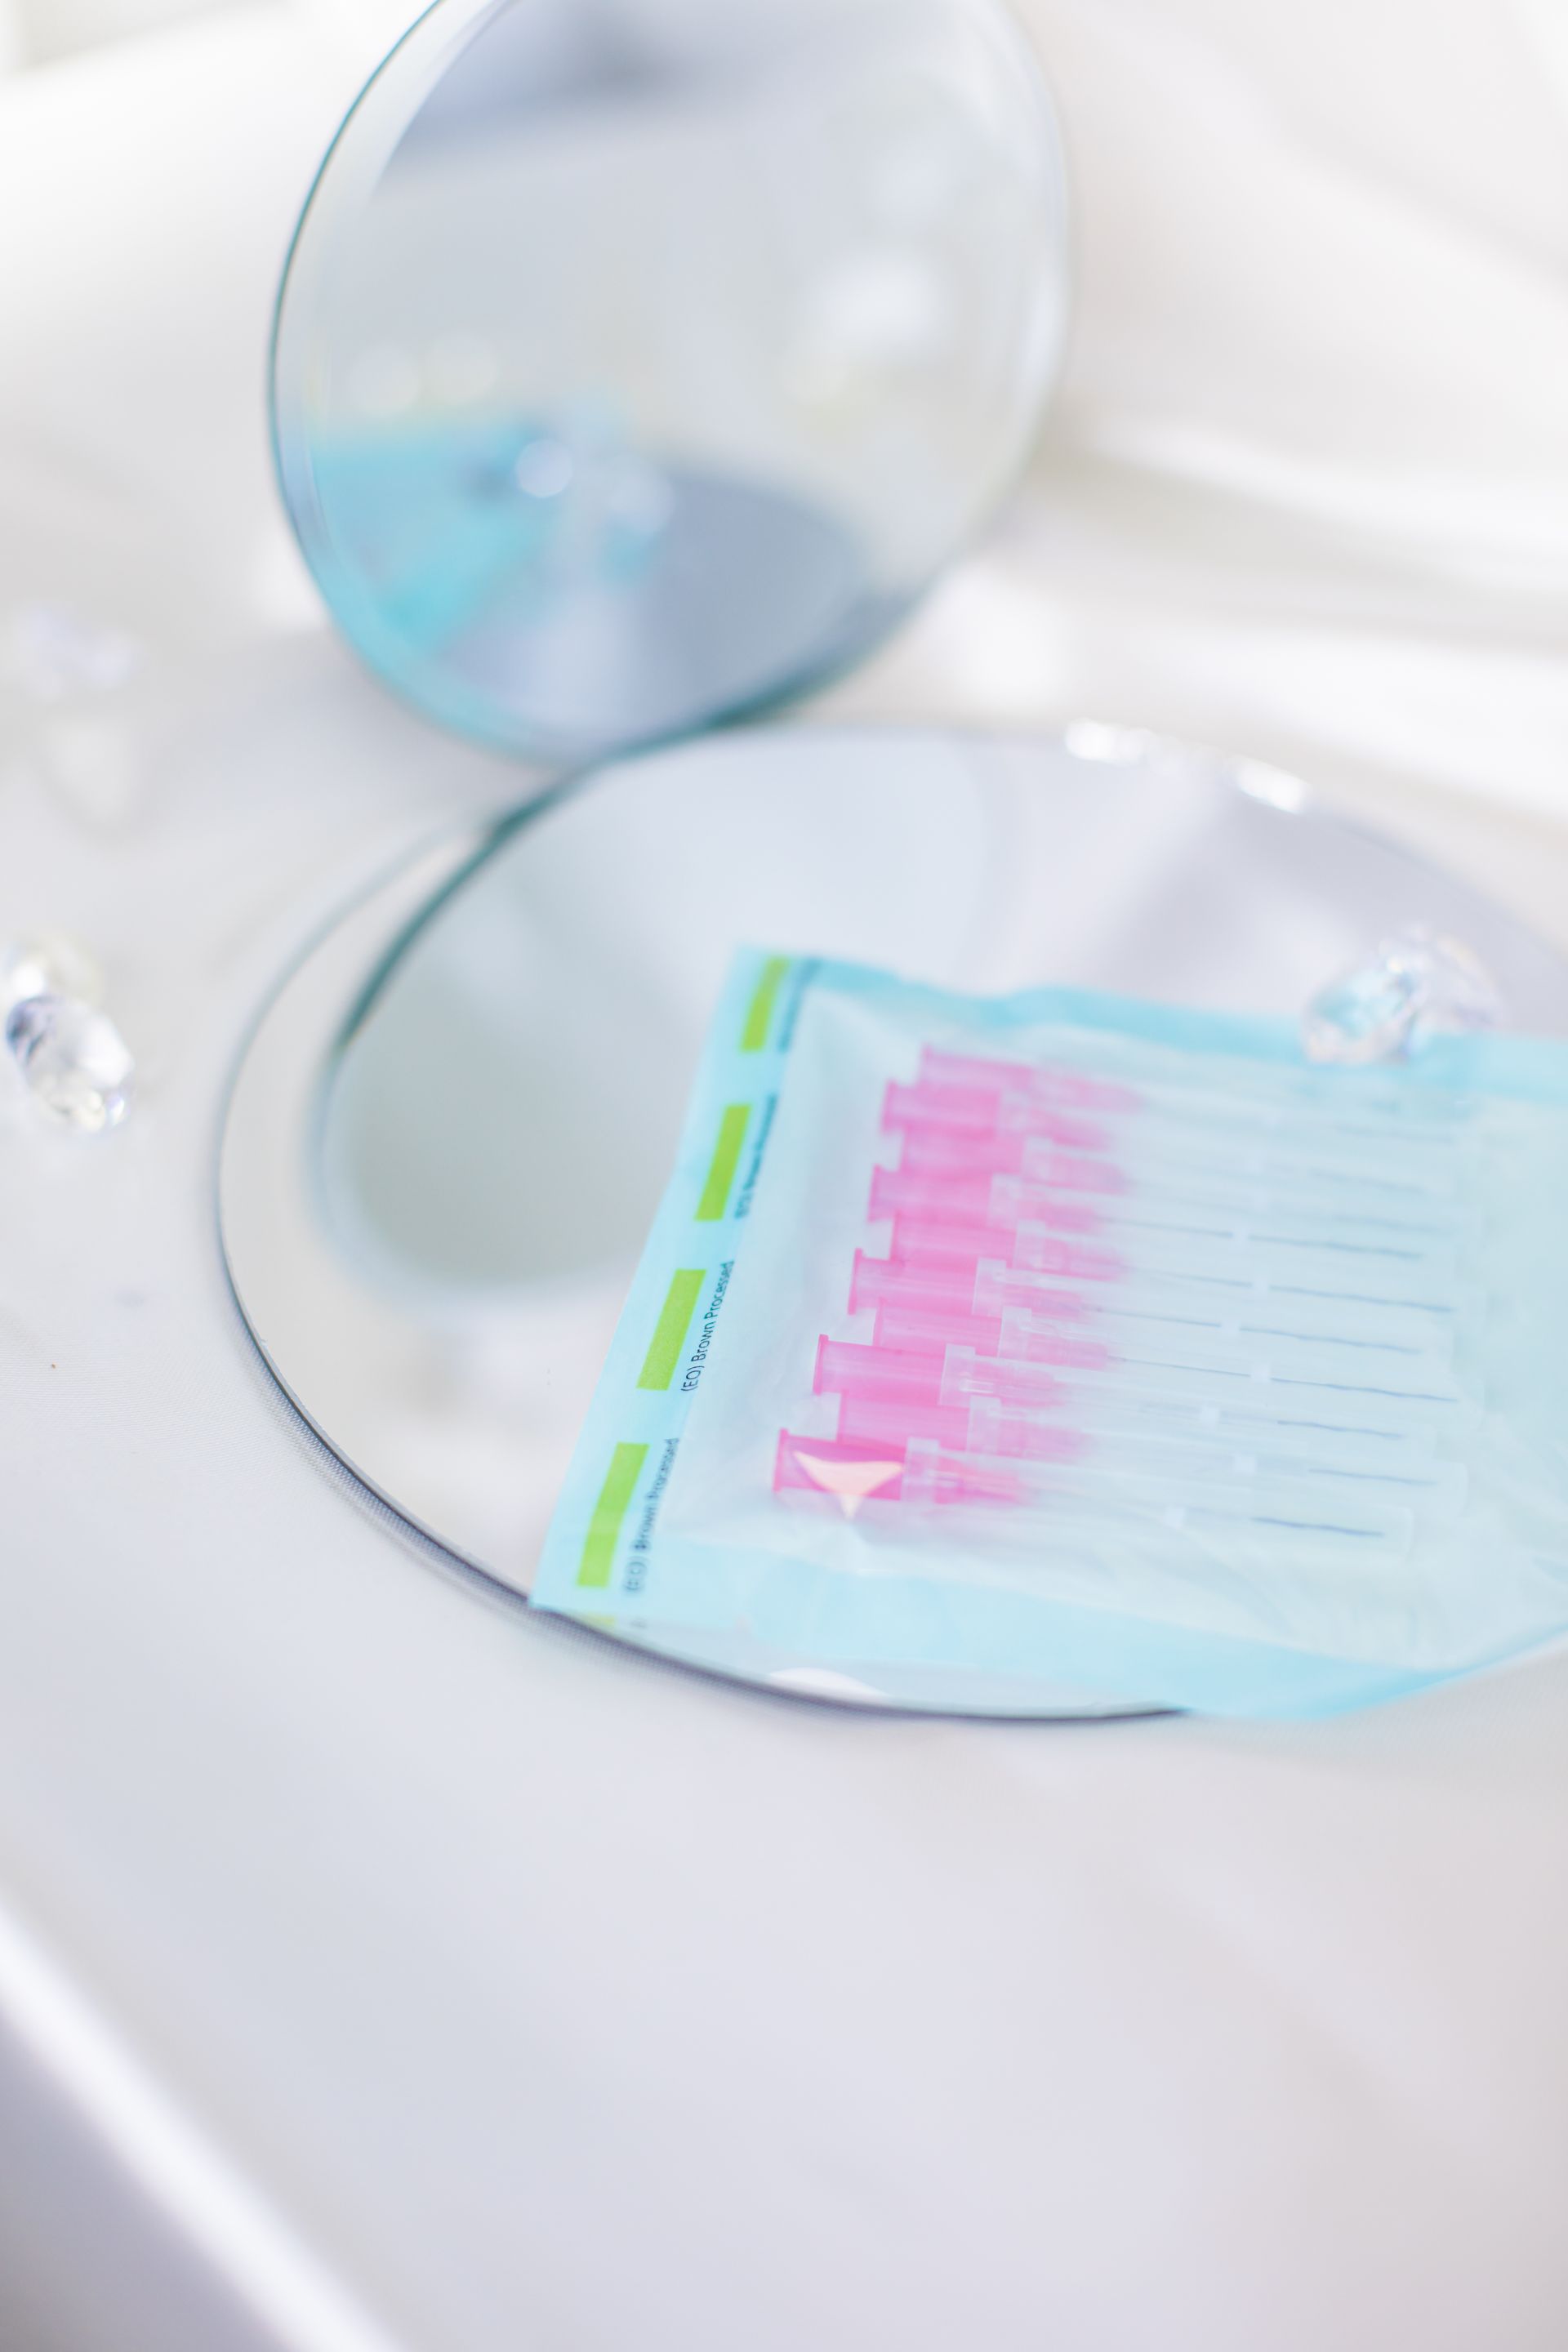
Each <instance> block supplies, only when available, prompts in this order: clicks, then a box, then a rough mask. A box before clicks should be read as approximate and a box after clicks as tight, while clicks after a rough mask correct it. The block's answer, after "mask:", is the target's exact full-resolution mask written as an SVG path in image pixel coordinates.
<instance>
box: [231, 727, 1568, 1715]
mask: <svg viewBox="0 0 1568 2352" xmlns="http://www.w3.org/2000/svg"><path fill="white" fill-rule="evenodd" d="M1414 921H1419V922H1425V923H1426V924H1428V925H1430V926H1431V927H1432V928H1434V929H1437V930H1442V931H1447V932H1451V933H1454V934H1456V935H1457V936H1458V937H1460V938H1462V939H1464V940H1467V941H1468V943H1469V944H1470V945H1471V946H1472V947H1473V948H1474V950H1476V952H1477V953H1478V954H1479V956H1480V957H1481V958H1482V959H1483V960H1484V961H1485V963H1486V964H1487V966H1488V967H1489V970H1490V971H1492V972H1493V973H1494V974H1495V975H1496V977H1497V979H1498V981H1499V982H1500V984H1501V986H1502V988H1503V990H1504V992H1505V994H1506V996H1507V999H1508V1002H1509V1003H1510V1008H1511V1010H1512V1013H1513V1015H1514V1017H1515V1018H1516V1019H1517V1020H1518V1021H1519V1023H1520V1024H1521V1026H1523V1027H1525V1028H1527V1029H1530V1030H1532V1031H1535V1032H1538V1033H1542V1034H1553V1035H1563V1034H1568V967H1565V966H1564V965H1563V962H1562V961H1561V960H1560V959H1559V958H1558V957H1557V956H1555V955H1553V954H1552V953H1551V952H1549V951H1548V950H1546V949H1544V948H1543V947H1542V946H1541V945H1540V944H1539V943H1538V942H1537V941H1535V940H1533V939H1531V936H1530V935H1529V933H1528V932H1526V931H1524V930H1522V929H1521V927H1520V926H1519V925H1518V924H1517V923H1515V922H1514V921H1512V920H1511V919H1510V918H1509V917H1508V916H1507V915H1505V914H1503V913H1502V912H1501V911H1500V910H1499V909H1498V908H1494V907H1491V906H1489V904H1488V903H1487V902H1486V900H1485V899H1483V898H1480V897H1479V895H1478V894H1477V893H1476V892H1475V891H1473V890H1472V889H1470V888H1469V887H1467V886H1466V885H1465V884H1464V883H1463V882H1460V881H1458V880H1456V879H1452V878H1450V877H1447V876H1445V875H1442V874H1439V873H1437V872H1436V871H1434V870H1433V869H1431V868H1429V867H1427V866H1423V865H1422V864H1421V863H1419V861H1417V860H1416V859H1415V858H1413V857H1411V856H1409V855H1408V854H1406V853H1405V852H1404V851H1402V850H1400V849H1399V848H1397V847H1396V846H1395V845H1393V844H1392V843H1389V842H1385V841H1381V840H1379V839H1377V838H1376V837H1375V836H1373V835H1369V834H1364V833H1363V832H1361V831H1359V830H1357V829H1356V828H1354V827H1352V826H1350V825H1347V824H1344V823H1342V822H1341V821H1339V820H1337V819H1335V818H1333V817H1331V816H1329V815H1325V814H1318V813H1315V812H1313V811H1312V810H1311V809H1310V808H1309V807H1308V806H1306V804H1305V796H1304V794H1302V793H1301V792H1300V788H1299V787H1296V786H1294V785H1292V784H1291V783H1290V782H1289V780H1288V779H1286V778H1284V777H1282V776H1279V775H1278V774H1277V773H1275V772H1272V771H1258V770H1255V769H1250V768H1248V767H1247V766H1246V765H1245V764H1244V763H1241V762H1237V761H1224V760H1221V759H1219V758H1217V757H1215V756H1214V755H1211V754H1205V753H1197V752H1190V751H1182V750H1180V749H1179V748H1175V747H1173V746H1170V745H1165V744H1162V743H1160V742H1158V741H1153V740H1150V739H1148V738H1145V737H1139V736H1136V735H1130V734H1128V733H1126V732H1125V731H1124V730H1111V729H1108V728H1104V727H1093V728H1089V727H1085V728H1079V729H1075V730H1070V731H1069V733H1068V736H1067V738H1066V739H1052V738H1034V739H1019V738H1011V739H1010V738H1007V737H1005V736H995V737H966V736H960V735H952V734H942V733H940V732H937V731H935V730H919V731H916V730H909V731H896V730H886V731H884V730H842V731H841V730H800V731H793V730H766V729H757V730H744V731H742V732H740V733H736V734H726V735H721V736H715V737H710V738H709V739H707V740H704V741H702V742H700V743H696V744H691V745H687V746H683V747H680V748H679V749H676V750H673V751H662V752H659V753H658V754H656V755H654V756H652V757H647V758H643V759H639V760H635V761H622V762H619V763H616V765H614V766H612V767H610V768H608V769H607V770H606V771H605V772H603V773H602V774H600V775H599V776H597V777H595V778H594V779H592V780H590V781H589V782H586V783H584V784H583V785H581V786H578V787H576V788H574V789H573V790H572V791H570V792H567V793H561V794H558V795H557V796H555V797H554V798H553V799H552V800H550V801H548V802H546V803H542V804H541V805H538V806H536V807H535V808H534V809H533V810H531V811H530V812H528V813H526V814H524V815H523V816H522V817H521V818H516V819H512V820H510V821H509V822H507V823H505V824H502V825H500V827H498V828H496V829H494V830H492V831H490V832H489V833H485V834H478V835H476V834H470V833H460V834H454V835H453V836H452V837H451V838H450V839H449V840H447V841H445V842H443V843H440V844H438V845H436V846H435V847H434V848H432V849H430V850H428V851H427V852H426V853H425V854H424V856H421V857H420V858H418V859H416V861H414V862H413V863H412V864H411V865H410V866H408V867H407V868H406V869H405V871H404V872H403V873H401V874H400V875H397V876H395V877H393V878H392V879H390V880H388V881H385V882H384V883H383V884H382V885H381V886H380V887H378V888H377V889H376V890H374V891H373V892H372V893H371V895H370V896H369V897H367V898H364V899H363V900H362V901H361V903H360V904H359V905H358V906H356V907H355V908H352V909H351V910H350V911H349V913H348V914H347V915H346V916H345V917H344V918H343V919H342V922H341V923H340V924H338V925H337V926H336V927H335V928H334V929H332V930H331V932H330V933H329V934H328V935H327V937H326V938H325V939H324V940H321V942H320V943H319V944H318V945H317V946H316V947H315V948H313V949H312V950H311V951H310V954H309V955H308V956H307V957H306V959H305V960H304V961H303V962H301V963H300V966H299V967H298V968H297V970H296V971H294V972H293V973H292V974H291V975H290V976H289V978H288V979H287V980H286V981H285V982H284V983H283V985H282V987H281V989H280V991H279V994H278V996H277V998H276V1000H275V1001H274V1003H273V1004H272V1006H271V1008H270V1009H269V1011H268V1013H267V1014H266V1015H265V1017H264V1019H263V1021H262V1023H261V1024H260V1027H259V1029H258V1033H257V1034H256V1036H255V1039H254V1040H253V1042H252V1045H251V1046H250V1049H249V1052H248V1055H247V1059H246V1062H245V1064H244V1066H243V1067H242V1069H241V1072H240V1074H239V1077H238V1080H237V1086H236V1089H235V1094H234V1098H233V1102H232V1105H231V1108H230V1113H229V1118H228V1122H227V1128H226V1135H225V1140H224V1148H223V1160H222V1168H221V1178H220V1191H221V1207H222V1221H223V1234H224V1243H225V1247H226V1252H227V1257H228V1264H229V1269H230V1274H231V1276H232V1279H233V1282H234V1286H235V1290H236V1294H237V1297H238V1299H239V1302H240V1305H241V1307H242V1308H243V1310H244V1312H245V1315H246V1317H247V1321H248V1322H249V1324H250V1328H251V1329H252V1331H253V1332H254V1333H255V1336H256V1338H257V1340H258V1344H259V1345H260V1347H261V1349H262V1350H263V1352H264V1354H265V1355H266V1357H267V1358H268V1361H269V1362H270V1364H271V1365H272V1367H273V1370H275V1372H276V1373H277V1375H278V1377H279V1380H280V1381H281V1382H282V1384H283V1386H284V1387H285V1388H286V1389H287V1390H288V1391H289V1394H290V1395H291V1396H292V1397H293V1399H294V1400H295V1402H296V1403H297V1404H298V1405H299V1406H300V1409H301V1410H302V1412H304V1413H305V1414H306V1415H307V1417H308V1418H309V1419H310V1421H311V1422H312V1423H314V1425H315V1427H316V1428H317V1429H318V1430H319V1431H320V1432H321V1434H322V1436H323V1437H324V1438H325V1439H326V1441H327V1443H328V1444H330V1445H331V1447H332V1449H333V1450H334V1451H335V1452H336V1453H337V1454H339V1455H340V1456H341V1457H342V1460H343V1461H344V1462H346V1463H347V1464H348V1465H349V1466H350V1467H351V1468H352V1469H353V1470H354V1471H355V1472H356V1473H357V1474H358V1475H359V1476H360V1477H361V1478H362V1479H363V1481H364V1482H365V1483H366V1484H367V1485H369V1486H372V1487H374V1489H376V1490H377V1491H378V1492H379V1493H380V1494H381V1495H382V1496H384V1497H385V1498H386V1499H387V1500H388V1501H390V1502H391V1503H392V1504H393V1505H394V1506H395V1508H396V1509H397V1510H398V1511H399V1512H401V1513H402V1514H403V1516H404V1517H405V1518H407V1519H409V1520H410V1521H412V1522H414V1523H415V1524H416V1525H417V1526H419V1527H420V1528H424V1529H425V1530H426V1533H428V1534H429V1535H431V1536H433V1537H435V1538H437V1541H438V1542H439V1543H440V1544H441V1545H442V1546H444V1547H445V1548H446V1549H447V1551H448V1552H450V1553H452V1554H454V1555H456V1556H457V1557H458V1559H462V1560H465V1561H467V1562H468V1563H469V1564H470V1565H472V1566H473V1567H476V1568H478V1569H480V1570H483V1571H484V1572H485V1574H486V1575H487V1576H489V1578H491V1579H492V1580H494V1581H495V1582H497V1583H498V1584H500V1585H503V1586H505V1587H507V1588H508V1589H510V1591H513V1592H515V1593H517V1594H520V1595H526V1594H527V1593H528V1591H529V1589H530V1586H531V1581H532V1576H533V1570H534V1563H535V1561H536V1559H537V1557H538V1552H539V1548H540V1545H541V1542H542V1538H543V1534H544V1530H545V1528H546V1526H547V1525H548V1522H549V1519H550V1516H551V1513H552V1509H553V1507H554V1504H555V1500H556V1496H557V1493H558V1491H559V1488H560V1486H561V1482H562V1479H563V1475H564V1473H565V1469H566V1465H567V1463H568V1461H569V1459H570V1456H571V1454H572V1450H573V1447H574V1444H575V1442H576V1438H577V1434H578V1432H579V1429H580V1428H581V1425H582V1423H583V1419H584V1414H585V1413H586V1412H587V1409H588V1405H589V1402H590V1399H591V1398H592V1395H593V1393H594V1389H595V1383H596V1381H597V1380H598V1377H599V1373H600V1370H601V1367H602V1365H603V1363H604V1360H605V1352H606V1350H607V1349H608V1347H609V1343H610V1339H611V1335H612V1333H613V1331H614V1328H615V1325H616V1318H617V1316H618V1315H619V1312H620V1308H621V1306H622V1303H623V1301H624V1299H625V1297H626V1289H627V1286H628V1284H629V1282H630V1280H631V1276H632V1274H633V1271H634V1269H635V1267H636V1265H637V1258H638V1255H639V1253H640V1251H641V1249H642V1246H643V1243H644V1241H645V1239H646V1237H647V1232H648V1228H649V1225H650V1223H651V1221H652V1218H653V1215H654V1212H655V1209H656V1207H657V1204H658V1200H659V1197H660V1194H661V1192H662V1191H663V1188H664V1185H665V1183H666V1181H667V1179H668V1174H669V1170H670V1165H671V1161H672V1158H673V1155H674V1152H675V1149H676V1139H677V1135H678V1131H679V1122H680V1118H681V1113H682V1110H683V1108H684V1105H685V1100H686V1097H687V1093H688V1090H689V1087H690V1084H691V1079H692V1076H693V1072H694V1070H695V1067H696V1064H697V1059H698V1055H699V1052H700V1046H701V1042H702V1038H703V1035H704V1032H705V1030H706V1028H707V1025H708V1023H709V1020H710V1014H711V1011H712V1006H713V1003H714V999H715V996H716V994H717V992H718V991H719V988H720V986H721V982H722V978H723V974H724V972H725V970H726V967H727V966H728V964H729V961H730V959H731V955H732V953H733V951H734V950H735V949H736V948H737V947H739V946H741V945H743V944H747V943H753V944H754V943H756V942H759V941H762V942H767V943H770V944H772V943H776V942H782V943H783V944H784V946H785V947H787V948H788V949H789V950H791V951H792V952H798V953H812V952H822V953H826V954H829V955H850V956H854V957H858V958H862V959H865V960H867V961H871V962H875V963H879V964H885V965H888V966H890V967H891V968H893V969H894V970H896V971H902V972H906V973H911V974H918V975H919V976H921V978H923V979H927V980H930V981H931V982H936V983H938V984H940V985H942V986H945V987H953V988H962V989H967V990H974V991H976V992H983V993H984V992H999V991H1004V990H1008V989H1015V988H1020V987H1026V986H1029V985H1033V984H1037V983H1039V982H1044V981H1047V980H1050V981H1058V982H1069V983H1077V984H1079V985H1083V986H1087V987H1098V988H1110V989H1116V990H1121V991H1124V992H1128V993H1131V994H1137V995H1145V996H1152V997H1155V998H1163V999H1167V1000H1171V1001H1173V1002H1177V1003H1194V1004H1201V1005H1208V1006H1212V1007H1215V1008H1216V1009H1220V1010H1232V1011H1237V1012H1273V1013H1287V1014H1294V1013H1296V1012H1297V1011H1298V1010H1299V1008H1300V1005H1301V1004H1302V1003H1303V1002H1304V1001H1305V999H1306V998H1307V997H1308V995H1309V994H1310V992H1311V991H1312V989H1313V988H1314V987H1315V986H1316V985H1318V983H1319V982H1321V981H1322V979H1323V978H1324V976H1325V974H1328V973H1331V972H1333V971H1338V970H1342V969H1343V968H1344V967H1345V966H1346V965H1347V964H1348V963H1350V962H1352V961H1353V960H1354V959H1355V958H1356V956H1357V955H1358V954H1359V953H1361V952H1363V950H1365V948H1366V946H1367V944H1368V942H1369V941H1372V940H1376V939H1377V938H1379V937H1380V936H1383V935H1384V934H1385V933H1387V932H1389V931H1392V930H1395V929H1399V928H1401V927H1402V926H1403V925H1405V924H1407V923H1410V922H1414ZM367 975H369V977H368V979H367ZM614 1630H616V1631H618V1632H619V1633H622V1635H623V1636H624V1637H625V1638H626V1639H629V1640H634V1641H637V1642H638V1643H641V1644H642V1646H644V1647H647V1648H652V1649H657V1650H661V1651H663V1652H664V1653H665V1654H668V1655H670V1656H672V1657H676V1658H679V1659H681V1660H682V1661H684V1662H685V1663H688V1664H697V1665H701V1666H706V1667H710V1668H719V1669H722V1670H723V1671H725V1672H728V1673H731V1674H735V1675H743V1676H745V1677H746V1678H747V1679H750V1680H753V1681H757V1682H763V1683H770V1684H782V1685H784V1686H786V1687H789V1688H794V1689H802V1688H805V1689H817V1690H822V1691H825V1692H826V1691H830V1692H832V1694H833V1695H835V1696H840V1697H846V1698H850V1697H853V1698H859V1699H861V1700H865V1701H868V1700H871V1699H880V1700H882V1701H884V1702H887V1701H891V1702H894V1703H899V1704H902V1705H907V1706H931V1707H940V1708H943V1709H951V1710H961V1711H965V1712H1001V1713H1025V1714H1047V1715H1062V1714H1085V1713H1088V1714H1096V1713H1103V1712H1106V1711H1107V1708H1106V1704H1105V1702H1103V1701H1100V1700H1096V1699H1094V1698H1093V1697H1091V1696H1085V1694H1084V1693H1083V1692H1082V1691H1081V1690H1080V1691H1078V1692H1068V1691H1063V1690H1062V1689H1059V1688H1056V1689H1053V1688H1051V1687H1049V1686H1048V1685H1043V1684H1040V1683H1032V1682H1028V1681H1026V1680H1024V1679H1023V1678H1021V1677H1020V1678H1016V1679H1007V1678H1003V1677H998V1676H990V1675H988V1676H980V1675H975V1674H965V1673H962V1672H956V1671H954V1672H946V1673H941V1672H936V1671H932V1670H925V1669H922V1670H921V1671H920V1672H918V1673H917V1672H915V1671H913V1670H911V1669H910V1668H909V1667H907V1666H900V1667H898V1668H896V1669H889V1668H887V1667H886V1666H885V1665H879V1664H876V1663H875V1662H872V1661H867V1662H866V1663H865V1665H864V1667H863V1669H862V1671H861V1673H860V1674H859V1675H858V1676H857V1677H855V1678H854V1680H853V1683H852V1684H847V1683H846V1680H845V1677H844V1675H843V1674H842V1673H841V1672H839V1671H838V1670H837V1669H835V1670H834V1673H833V1674H827V1672H826V1666H825V1663H824V1661H822V1660H817V1659H814V1658H812V1657H810V1656H809V1655H805V1656H802V1655H781V1654H777V1653H773V1652H769V1651H768V1650H767V1649H766V1648H765V1646H764V1645H763V1644H762V1643H760V1642H759V1641H757V1640H754V1639H752V1637H751V1636H749V1635H747V1634H746V1633H744V1631H743V1629H742V1628H739V1627H737V1628H735V1629H734V1630H733V1632H732V1633H730V1634H728V1635H726V1636H724V1637H722V1638H721V1637H720V1636H718V1635H702V1636H699V1635H698V1634H695V1633H692V1632H691V1631H690V1630H689V1629H682V1628H680V1627H677V1626H670V1627H667V1628H665V1629H663V1630H662V1631H661V1630H660V1629H659V1628H658V1627H657V1626H656V1627H644V1628H640V1629H639V1628H635V1627H630V1626H619V1627H616V1629H614ZM825 1675H826V1680H825V1679H824V1676H825ZM835 1676H837V1678H836V1679H835Z"/></svg>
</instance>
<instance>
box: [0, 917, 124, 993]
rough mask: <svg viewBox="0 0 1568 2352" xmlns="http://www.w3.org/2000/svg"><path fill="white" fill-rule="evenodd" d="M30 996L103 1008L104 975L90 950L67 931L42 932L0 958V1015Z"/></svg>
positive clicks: (7, 951)
mask: <svg viewBox="0 0 1568 2352" xmlns="http://www.w3.org/2000/svg"><path fill="white" fill-rule="evenodd" d="M29 996H68V997H72V998H74V999H75V1001H76V1002H77V1003H79V1004H101V1003H102V1002H103V972H102V970H101V968H100V964H99V961H98V958H97V957H96V956H95V955H94V954H93V952H92V950H91V949H90V948H86V947H84V946H83V945H82V943H81V941H80V940H73V939H72V938H71V937H70V935H69V933H68V932H67V931H38V932H36V933H35V934H34V935H33V937H32V938H31V939H26V940H16V943H15V944H14V945H13V946H11V947H9V948H7V949H6V950H5V952H4V953H3V954H0V1013H9V1011H10V1010H11V1007H12V1006H13V1005H14V1004H20V1003H22V1001H23V999H24V998H26V997H29Z"/></svg>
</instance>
